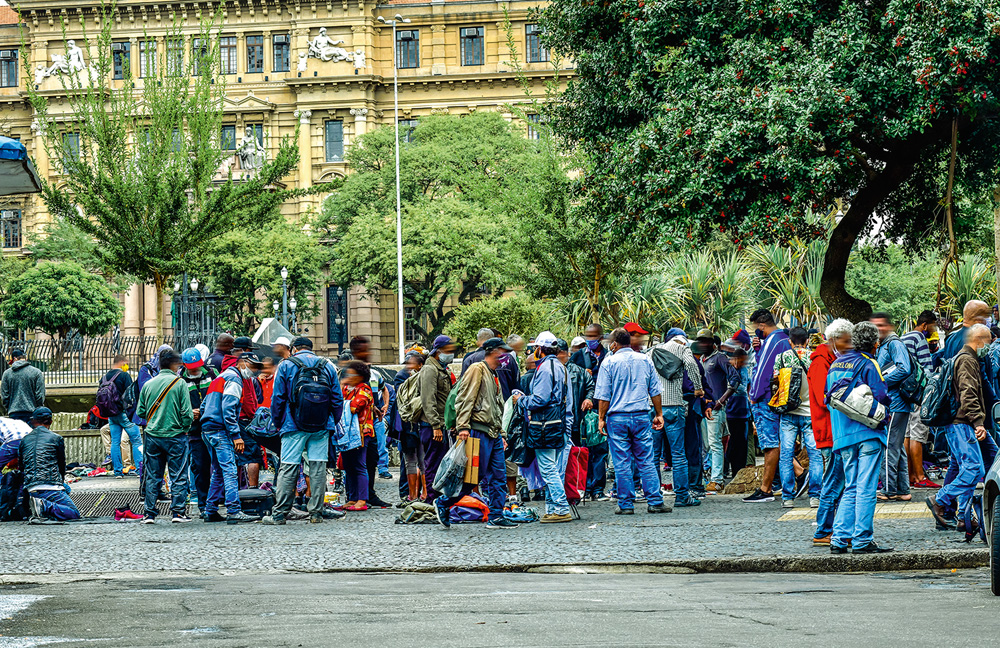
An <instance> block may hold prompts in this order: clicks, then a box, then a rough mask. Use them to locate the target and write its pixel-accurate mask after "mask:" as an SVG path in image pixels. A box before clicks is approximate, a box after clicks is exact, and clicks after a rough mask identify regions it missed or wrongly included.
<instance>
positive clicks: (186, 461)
mask: <svg viewBox="0 0 1000 648" xmlns="http://www.w3.org/2000/svg"><path fill="white" fill-rule="evenodd" d="M164 468H166V469H168V470H169V471H170V500H171V502H170V510H171V512H173V514H174V515H175V516H177V515H184V514H185V512H186V510H187V499H188V472H189V471H190V470H191V454H190V453H189V452H188V440H187V436H186V435H181V436H175V437H157V436H153V435H151V434H147V435H146V460H145V461H143V463H142V470H143V473H144V476H145V480H144V481H145V487H146V489H145V490H146V492H145V493H144V495H145V502H144V508H145V511H144V512H145V514H146V516H147V517H153V518H155V517H156V514H157V512H158V511H157V510H156V498H157V497H159V495H160V487H161V485H162V484H163V470H164Z"/></svg>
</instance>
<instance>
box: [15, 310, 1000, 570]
mask: <svg viewBox="0 0 1000 648" xmlns="http://www.w3.org/2000/svg"><path fill="white" fill-rule="evenodd" d="M995 319H996V315H995V312H991V309H990V308H989V306H988V305H987V304H986V303H984V302H980V301H970V302H969V303H968V304H966V306H965V309H964V312H963V320H962V325H961V326H960V327H959V328H957V329H956V330H954V331H952V332H951V333H950V334H948V335H947V337H943V336H942V335H940V334H939V332H938V330H937V324H938V317H937V316H936V314H935V313H934V312H932V311H924V312H922V313H919V314H917V316H916V318H915V320H914V325H913V327H912V330H910V331H908V332H906V333H905V334H904V335H902V336H900V335H898V333H897V323H896V322H893V320H892V317H891V316H890V315H888V314H886V313H875V314H873V315H872V316H871V317H870V318H869V320H868V321H862V322H857V323H851V322H849V321H847V320H844V319H835V320H833V321H832V322H829V323H828V324H826V326H825V327H824V330H823V332H822V333H820V332H819V331H816V330H806V329H805V328H803V327H801V326H791V327H788V328H782V327H781V326H780V323H779V322H777V321H776V320H775V318H774V316H773V315H772V313H771V312H770V311H768V310H766V309H760V310H757V311H756V312H754V313H753V314H752V315H751V316H750V318H749V326H748V327H747V329H748V330H747V329H743V328H741V329H739V330H737V331H736V332H735V333H734V334H732V335H731V336H727V337H725V338H722V337H720V336H719V335H718V334H717V333H716V332H715V331H712V330H710V329H701V330H698V331H696V332H691V333H688V332H685V331H684V330H682V329H680V328H676V327H673V326H671V325H669V324H668V325H667V326H665V327H664V330H663V331H662V334H659V335H651V334H650V332H649V331H647V330H644V329H643V328H642V327H641V326H639V325H638V324H636V323H634V322H629V323H626V324H624V325H623V326H621V327H620V328H616V329H614V330H613V331H611V332H610V333H609V334H605V331H604V329H603V328H602V327H601V326H600V325H597V324H592V325H590V326H588V327H587V328H586V329H585V331H584V335H583V336H581V337H576V338H574V339H572V340H571V341H570V342H567V341H566V340H564V339H559V338H557V337H556V336H555V335H553V334H552V333H550V332H548V331H543V332H541V333H539V334H537V335H536V336H535V337H533V338H530V339H525V338H522V337H521V336H518V335H511V336H508V337H506V338H504V337H503V336H501V334H500V332H499V331H497V330H494V329H490V328H484V329H482V330H481V331H479V333H478V336H477V348H476V349H475V350H472V351H470V352H468V353H466V354H465V356H464V358H463V359H462V362H461V368H460V369H458V364H457V363H456V353H457V351H458V346H457V345H456V343H455V341H454V340H453V339H452V338H450V337H448V336H446V335H440V336H438V337H437V338H436V339H434V341H433V343H432V344H431V345H430V346H429V348H426V349H425V348H422V347H420V346H415V347H413V348H411V349H409V350H408V351H407V353H406V355H405V362H404V366H403V367H402V368H400V369H399V370H398V371H397V372H396V373H395V375H394V376H393V374H392V373H391V372H388V373H387V372H386V370H384V369H383V368H378V367H373V366H372V365H371V363H370V361H369V360H370V351H369V343H368V340H366V339H365V338H360V337H359V338H354V339H353V340H352V341H351V343H350V352H348V353H345V354H343V355H341V356H340V357H338V358H337V359H336V360H330V359H325V358H322V357H319V356H318V355H316V354H315V353H314V352H313V350H312V343H311V341H310V340H309V339H308V338H305V337H297V338H294V339H288V338H279V339H278V340H276V341H275V343H274V344H273V346H272V348H271V349H270V353H263V352H262V350H260V349H255V348H254V345H253V344H252V342H251V340H250V339H249V338H245V337H240V338H234V337H232V336H230V335H222V336H220V337H219V339H218V340H217V342H216V348H215V349H214V351H212V352H210V350H209V349H208V348H207V347H204V346H200V347H194V348H190V349H184V350H181V351H179V352H178V350H175V349H173V348H171V347H169V346H163V347H161V348H160V349H159V350H158V351H157V353H156V354H155V355H154V357H153V358H152V359H151V360H150V361H149V362H147V363H145V364H144V365H143V366H142V367H140V369H139V371H138V377H137V379H136V380H135V381H134V382H133V381H132V378H131V376H130V374H129V367H128V365H127V362H126V359H125V358H124V357H118V358H116V359H115V365H114V368H113V369H112V370H111V371H109V372H108V373H107V375H105V376H104V377H103V378H102V380H101V382H100V385H99V387H98V392H97V398H96V401H97V403H96V406H95V410H96V411H97V414H98V415H99V416H100V417H102V418H105V419H107V421H108V427H109V431H110V457H109V459H110V462H111V465H112V470H113V472H114V474H115V476H117V477H122V476H124V475H125V474H127V470H128V468H127V466H126V465H125V462H124V461H123V458H122V453H121V450H120V445H121V441H122V438H123V437H127V439H128V442H127V447H128V446H130V447H131V454H132V457H131V459H132V461H133V462H134V463H135V464H136V465H137V466H140V467H141V477H142V482H141V483H142V486H141V488H142V491H143V495H144V511H143V519H142V522H144V523H154V522H155V520H156V518H157V515H158V509H157V500H158V499H159V498H162V497H163V496H164V493H166V492H169V496H170V500H171V504H170V511H171V520H172V522H175V523H186V522H189V521H190V520H191V518H189V517H188V515H187V513H188V503H189V498H190V499H191V500H193V501H194V502H196V503H197V507H198V510H199V511H200V514H201V517H202V519H204V521H206V522H223V521H224V522H227V523H229V524H240V523H245V522H255V521H258V520H259V521H261V522H262V523H263V524H267V525H281V524H285V523H286V522H287V521H289V520H296V519H303V520H308V521H309V522H311V523H319V522H323V521H325V520H329V519H338V518H341V517H343V516H345V515H346V514H347V513H348V512H361V511H366V510H368V509H369V508H382V507H389V506H390V503H389V502H386V501H384V500H383V499H382V498H381V497H379V495H378V493H376V489H375V482H376V479H377V478H392V477H393V475H392V474H391V472H390V471H389V465H388V458H389V452H388V450H389V448H391V447H396V448H398V450H399V456H400V462H401V466H400V471H399V484H398V486H399V496H400V502H399V504H398V506H400V507H401V508H402V507H406V506H412V505H420V506H423V507H426V510H429V511H431V512H432V513H433V516H434V517H435V518H436V519H437V521H438V522H439V523H440V524H441V525H443V526H445V527H448V526H450V524H451V515H450V511H451V509H452V507H454V506H455V505H456V504H457V503H459V502H460V501H463V500H464V498H467V497H468V496H470V495H471V494H475V495H476V496H477V497H479V498H481V501H482V502H484V504H485V507H486V508H488V513H487V514H485V517H486V527H488V528H497V529H511V528H515V527H517V526H518V524H517V522H516V521H514V519H512V516H510V515H509V511H510V508H511V504H512V503H516V504H518V505H522V506H523V505H524V504H527V503H528V502H531V501H539V502H541V501H544V505H543V506H544V513H543V514H542V515H541V517H540V522H542V523H567V522H572V521H573V520H574V519H575V517H576V516H575V515H574V513H575V504H576V503H578V502H579V501H580V500H582V499H589V500H591V501H608V500H612V499H613V500H614V501H615V502H616V508H615V513H616V514H618V515H633V514H634V513H635V510H636V506H637V504H640V503H645V510H646V512H647V513H648V514H664V513H669V512H670V511H671V510H672V509H673V508H677V507H697V506H700V505H701V504H702V502H703V501H704V500H705V498H706V497H708V496H710V495H714V494H720V493H722V492H723V490H724V488H725V485H726V480H727V479H734V478H737V476H738V475H742V476H743V479H741V481H742V482H747V481H749V482H751V483H753V484H754V485H755V488H754V490H753V492H750V493H749V494H747V495H746V496H745V497H744V498H743V501H744V502H746V503H748V504H754V503H766V502H774V501H775V500H776V498H777V497H778V494H779V493H780V500H781V506H782V507H785V508H793V507H795V506H797V502H798V501H799V498H802V501H803V503H804V505H808V506H810V507H812V508H815V509H817V512H816V518H817V525H816V531H815V535H814V537H813V539H812V542H813V544H814V545H815V546H819V547H829V548H830V551H831V552H833V553H845V552H848V551H850V552H852V553H861V554H864V553H882V552H886V551H891V549H889V548H888V547H885V546H883V545H880V544H878V543H877V542H876V541H875V539H874V528H873V522H874V510H875V506H876V503H877V502H879V501H909V500H910V499H911V497H912V496H911V489H914V488H921V489H933V490H934V491H935V492H934V493H933V494H931V495H930V496H929V497H927V506H928V507H929V508H930V510H931V514H932V516H933V518H934V522H935V525H936V526H937V528H939V529H959V530H962V531H965V532H966V534H967V535H969V534H972V533H974V532H975V529H970V528H968V525H969V524H975V523H976V522H975V520H974V519H972V521H971V522H969V523H966V519H967V518H965V517H963V516H962V515H960V514H961V513H963V512H964V511H966V510H967V509H968V508H969V507H970V506H971V505H972V501H973V499H974V496H975V488H976V485H977V484H978V483H979V482H980V481H982V479H983V477H984V474H985V471H986V470H988V468H989V467H990V466H991V465H992V462H993V459H994V458H995V457H996V453H997V445H996V443H995V437H996V434H997V421H995V420H993V418H992V414H991V412H992V409H993V404H994V403H995V402H996V401H997V396H996V394H1000V328H997V326H996V325H995ZM942 340H943V342H942ZM18 360H19V358H15V366H17V362H18ZM3 380H4V382H3V399H4V405H5V406H6V405H7V403H8V401H9V398H8V391H7V385H8V383H7V377H6V374H5V376H4V379H3ZM18 380H19V381H20V382H22V383H23V385H22V391H23V392H24V393H23V394H18V395H15V396H11V397H10V398H13V399H15V400H14V401H12V402H17V403H18V405H17V407H15V408H13V411H11V413H10V414H9V417H10V418H7V419H0V431H2V432H3V435H4V436H3V441H4V445H3V450H2V454H0V463H3V464H6V463H7V462H8V461H11V460H14V461H17V462H19V465H20V468H21V471H22V472H23V475H24V478H23V487H24V489H25V491H26V493H27V502H28V505H29V507H30V510H31V514H32V515H33V516H36V517H48V518H54V519H71V518H73V517H77V516H79V512H78V511H77V510H76V507H75V506H73V502H72V500H71V499H70V498H69V496H68V495H67V487H66V486H65V484H64V483H63V476H64V475H65V471H66V466H65V451H64V446H63V441H62V439H61V438H60V437H59V436H58V435H57V434H54V433H52V432H51V431H50V429H49V428H50V426H51V418H52V413H51V412H50V411H49V410H47V409H46V408H44V407H42V406H41V402H39V400H38V398H36V397H35V396H37V394H33V393H32V391H33V390H35V391H37V388H36V387H35V386H34V384H35V383H34V382H31V381H29V380H27V379H21V378H20V377H18ZM29 383H30V384H29ZM928 392H930V397H928ZM41 401H42V402H43V401H44V386H43V387H42V394H41ZM930 401H933V403H931V405H933V407H930V408H929V406H928V402H930ZM21 403H25V405H21ZM27 404H30V408H29V407H28V405H27ZM922 405H923V411H922V409H921V406H922ZM935 408H936V409H935ZM11 409H12V408H11V407H8V410H11ZM27 409H31V410H33V411H32V412H30V413H29V412H27ZM24 420H27V421H28V422H27V423H23V422H22V421H24ZM456 442H462V443H463V444H464V443H470V444H473V443H474V446H473V447H476V448H478V453H479V454H478V461H477V462H476V466H477V468H478V471H477V472H475V473H473V474H475V475H476V477H475V478H474V479H466V480H463V483H462V485H461V487H460V488H449V489H447V492H442V491H441V490H439V488H443V487H442V486H441V483H442V480H440V479H437V477H438V472H439V470H444V469H443V468H442V465H443V463H442V462H443V460H444V459H445V456H446V454H448V452H449V449H451V448H452V446H453V444H455V443H456ZM584 449H585V450H584ZM925 455H929V456H931V457H932V458H934V460H935V461H936V462H938V463H940V464H944V463H947V465H948V468H947V475H946V476H945V478H944V484H943V485H940V484H938V483H935V482H934V481H932V480H931V479H929V478H928V476H927V474H926V473H925V468H924V459H925ZM758 456H762V458H763V459H762V461H761V462H760V465H758V460H757V457H758ZM265 468H267V469H269V470H270V471H272V472H273V473H274V480H273V483H268V484H261V473H262V469H265ZM741 471H744V472H742V473H741ZM609 473H613V478H609ZM331 474H332V475H334V477H335V479H334V482H332V484H333V486H334V489H335V490H338V491H343V493H344V497H343V501H341V502H338V503H337V504H331V503H329V502H327V498H326V492H327V489H328V486H329V485H330V483H331V482H329V478H330V475H331ZM668 474H669V477H667V475H668ZM747 477H749V479H748V478H747ZM612 479H613V480H612ZM259 486H265V487H267V488H270V489H271V490H272V491H273V495H274V504H273V506H272V507H270V511H269V512H268V514H267V515H259V514H258V513H259V511H255V510H252V511H244V510H243V502H242V501H241V494H242V493H244V492H245V491H246V489H256V488H258V487H259ZM670 498H672V500H671V499H670ZM223 510H224V511H225V514H223V512H222V511H223Z"/></svg>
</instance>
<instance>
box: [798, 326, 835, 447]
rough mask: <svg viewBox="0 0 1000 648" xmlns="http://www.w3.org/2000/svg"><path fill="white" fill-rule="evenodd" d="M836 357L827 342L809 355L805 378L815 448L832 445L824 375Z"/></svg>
mask: <svg viewBox="0 0 1000 648" xmlns="http://www.w3.org/2000/svg"><path fill="white" fill-rule="evenodd" d="M836 359H837V356H835V355H833V350H832V349H830V345H829V344H821V345H819V346H818V347H816V350H815V351H813V352H812V355H810V356H809V360H810V361H811V362H812V364H810V365H809V371H808V373H807V374H806V378H807V379H808V381H809V416H810V417H811V418H812V427H813V437H815V439H816V447H817V448H832V447H833V429H832V428H831V427H830V410H828V409H827V408H826V403H825V402H824V401H825V400H826V375H827V374H828V373H829V372H830V365H832V364H833V361H834V360H836Z"/></svg>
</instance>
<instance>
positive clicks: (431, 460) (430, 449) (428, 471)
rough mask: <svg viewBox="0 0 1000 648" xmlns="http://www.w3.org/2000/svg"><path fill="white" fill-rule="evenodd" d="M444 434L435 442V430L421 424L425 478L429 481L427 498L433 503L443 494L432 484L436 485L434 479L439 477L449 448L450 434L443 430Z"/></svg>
mask: <svg viewBox="0 0 1000 648" xmlns="http://www.w3.org/2000/svg"><path fill="white" fill-rule="evenodd" d="M442 433H443V436H442V439H441V441H435V440H434V430H433V429H432V428H431V426H429V425H427V424H426V423H421V424H420V443H421V445H422V446H423V447H424V478H425V479H426V480H427V498H428V499H429V500H431V501H433V500H434V498H435V497H437V496H438V495H440V494H441V493H439V492H438V491H436V490H434V488H433V487H432V486H431V484H433V483H434V478H435V477H436V476H437V471H438V466H440V465H441V460H442V459H444V455H445V453H446V452H448V446H446V445H445V441H447V440H448V432H447V430H442Z"/></svg>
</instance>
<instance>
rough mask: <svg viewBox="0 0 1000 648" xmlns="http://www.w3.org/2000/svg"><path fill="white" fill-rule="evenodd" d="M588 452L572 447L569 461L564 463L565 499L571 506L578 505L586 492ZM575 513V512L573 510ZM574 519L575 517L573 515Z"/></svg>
mask: <svg viewBox="0 0 1000 648" xmlns="http://www.w3.org/2000/svg"><path fill="white" fill-rule="evenodd" d="M589 459H590V451H589V450H588V449H587V448H581V447H578V446H573V447H572V448H570V451H569V461H568V462H567V463H566V481H565V483H564V485H565V487H566V499H567V500H569V503H570V504H571V505H572V506H574V507H575V506H576V505H577V504H579V503H580V500H581V498H582V497H583V493H584V492H586V490H587V464H588V461H589ZM574 513H575V510H574ZM574 517H577V516H576V515H574Z"/></svg>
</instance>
